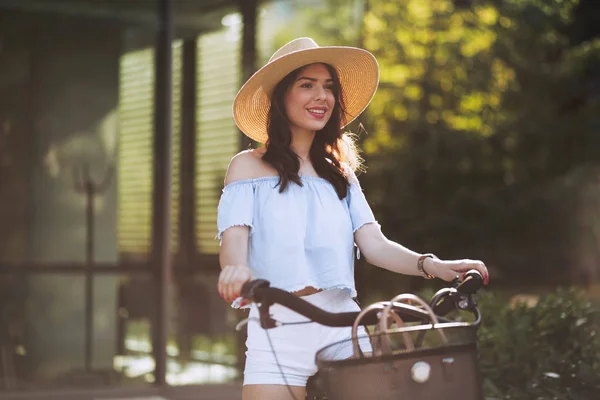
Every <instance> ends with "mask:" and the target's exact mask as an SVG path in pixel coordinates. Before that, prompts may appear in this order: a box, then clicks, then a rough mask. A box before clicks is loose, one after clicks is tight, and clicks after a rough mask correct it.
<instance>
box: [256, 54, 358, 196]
mask: <svg viewBox="0 0 600 400" xmlns="http://www.w3.org/2000/svg"><path fill="white" fill-rule="evenodd" d="M323 65H325V66H326V67H327V70H328V71H329V73H330V74H331V78H332V79H333V87H332V91H333V95H334V98H335V106H334V107H333V111H332V113H331V118H329V121H327V123H326V124H325V126H324V127H323V129H321V130H319V131H317V134H316V135H315V137H314V140H313V142H312V145H311V147H310V151H309V157H310V161H311V163H312V165H313V168H314V169H315V172H316V173H317V174H318V175H319V176H320V177H321V178H324V179H326V180H328V181H329V182H330V183H331V184H332V185H333V187H334V188H335V191H336V192H337V195H338V197H339V198H340V199H343V198H345V197H346V195H347V194H348V173H349V171H347V170H346V168H348V167H349V168H351V169H356V168H357V167H358V166H359V164H360V157H359V156H358V153H357V150H356V147H355V145H354V140H353V138H352V136H351V135H350V134H346V133H343V132H342V129H341V126H342V123H343V125H345V121H346V119H345V116H346V113H345V108H344V99H343V96H342V91H341V84H340V78H339V76H338V74H337V71H336V70H335V68H334V67H332V66H331V65H329V64H323ZM305 67H306V65H305V66H303V67H300V68H298V69H296V70H294V71H292V72H291V73H289V74H288V75H287V76H286V77H285V78H283V79H282V80H281V82H279V84H277V86H276V87H275V90H274V91H273V94H272V96H271V108H270V110H269V119H268V123H267V134H268V136H269V138H268V140H267V143H266V152H265V154H264V155H263V157H262V159H263V160H264V161H265V162H266V163H268V164H270V165H271V166H273V168H275V169H276V170H277V173H278V174H279V191H280V192H283V191H284V190H285V189H286V188H287V187H288V185H289V183H290V181H291V182H294V183H296V184H298V185H300V186H302V181H301V180H300V176H299V175H298V171H299V170H300V158H299V156H298V155H297V154H296V153H295V152H294V151H293V150H292V148H291V147H290V145H291V143H292V133H291V131H290V123H289V119H288V117H287V113H286V111H285V95H286V92H287V90H288V89H289V88H290V87H291V86H292V85H293V83H294V82H295V81H296V78H297V77H298V74H299V73H300V71H301V70H302V69H303V68H305ZM343 164H346V165H347V167H344V165H343Z"/></svg>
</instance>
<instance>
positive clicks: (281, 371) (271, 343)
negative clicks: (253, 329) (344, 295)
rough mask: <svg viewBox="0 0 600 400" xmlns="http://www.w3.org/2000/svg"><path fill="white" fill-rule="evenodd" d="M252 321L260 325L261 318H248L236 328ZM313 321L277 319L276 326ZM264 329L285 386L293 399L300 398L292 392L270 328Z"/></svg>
mask: <svg viewBox="0 0 600 400" xmlns="http://www.w3.org/2000/svg"><path fill="white" fill-rule="evenodd" d="M250 321H256V322H258V323H259V325H260V319H259V318H246V319H245V320H243V321H242V322H240V323H238V324H237V325H236V327H235V329H236V330H237V331H239V330H241V327H242V326H243V325H245V324H247V323H248V322H250ZM311 323H312V321H297V322H279V321H277V324H276V326H277V327H280V326H285V325H304V324H311ZM263 330H264V331H265V333H266V334H267V340H268V341H269V346H270V347H271V352H272V353H273V357H274V358H275V364H277V368H278V369H279V373H280V374H281V377H282V378H283V381H284V382H285V386H286V387H287V389H288V391H289V392H290V396H292V399H294V400H299V399H298V398H297V397H296V395H295V394H294V392H292V388H291V385H290V384H289V382H288V381H287V378H286V377H285V374H284V373H283V368H282V367H281V364H279V358H278V357H277V353H276V352H275V346H273V341H272V340H271V335H270V334H269V330H268V329H264V328H263Z"/></svg>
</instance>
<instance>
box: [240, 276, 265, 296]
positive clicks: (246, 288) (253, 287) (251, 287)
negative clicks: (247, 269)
mask: <svg viewBox="0 0 600 400" xmlns="http://www.w3.org/2000/svg"><path fill="white" fill-rule="evenodd" d="M269 287H271V282H269V281H267V280H264V279H254V280H251V281H248V282H246V283H244V285H243V286H242V291H241V293H240V296H241V297H243V298H244V299H250V300H253V301H254V300H256V299H255V297H256V295H257V289H266V288H269Z"/></svg>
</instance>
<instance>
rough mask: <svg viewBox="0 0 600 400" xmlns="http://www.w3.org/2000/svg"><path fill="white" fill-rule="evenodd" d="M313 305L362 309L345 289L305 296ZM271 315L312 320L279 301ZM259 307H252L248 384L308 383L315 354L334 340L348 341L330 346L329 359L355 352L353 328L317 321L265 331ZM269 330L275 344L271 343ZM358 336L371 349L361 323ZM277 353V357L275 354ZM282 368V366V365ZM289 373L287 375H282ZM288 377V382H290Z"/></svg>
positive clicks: (341, 309) (327, 308)
mask: <svg viewBox="0 0 600 400" xmlns="http://www.w3.org/2000/svg"><path fill="white" fill-rule="evenodd" d="M302 299H303V300H306V301H308V302H310V303H312V304H313V305H315V306H317V307H319V308H322V309H324V310H325V311H328V312H332V313H341V312H352V311H360V307H359V306H358V304H356V302H355V301H354V300H353V299H352V298H351V297H350V294H349V293H348V292H347V291H346V290H343V289H332V290H324V291H322V292H318V293H315V294H311V295H309V296H304V297H302ZM271 316H272V317H273V318H274V319H275V320H276V321H280V322H299V321H308V318H306V317H304V316H302V315H300V314H298V313H296V312H294V311H292V310H290V309H288V308H285V307H283V306H281V305H279V304H275V305H273V306H271ZM258 318H259V314H258V308H257V307H256V305H255V304H253V305H252V308H251V309H250V321H249V323H248V338H247V340H246V347H247V348H248V350H247V351H246V368H245V370H244V385H257V384H262V385H285V384H286V383H287V384H289V385H291V386H306V382H307V381H308V378H309V377H311V376H312V375H314V374H315V373H316V372H317V366H316V364H315V355H316V353H317V351H318V350H321V349H322V348H323V347H325V346H328V345H330V344H333V343H337V342H340V341H345V342H344V343H343V345H339V346H333V347H334V348H332V349H330V350H328V351H330V352H331V354H327V359H328V360H343V359H346V358H349V357H351V356H352V355H353V350H352V343H351V341H350V340H348V339H351V337H352V334H351V332H352V328H350V327H343V328H331V327H327V326H323V325H320V324H317V323H315V322H312V323H307V324H299V325H285V326H280V327H277V328H273V329H269V330H268V331H265V330H264V329H263V328H262V327H261V326H260V322H258V320H257V319H258ZM267 332H268V334H269V336H270V338H271V343H272V344H273V348H271V345H270V344H269V340H268V338H267ZM358 336H359V337H360V338H361V340H360V341H359V343H360V347H361V349H362V351H364V352H370V351H371V344H370V343H369V340H368V338H367V337H366V332H365V329H364V327H362V326H360V327H359V330H358ZM273 350H275V353H276V355H277V361H279V366H278V365H277V361H276V360H275V356H274V355H273ZM280 368H281V369H280ZM282 372H283V374H284V375H285V379H284V377H283V375H282ZM286 381H287V382H286Z"/></svg>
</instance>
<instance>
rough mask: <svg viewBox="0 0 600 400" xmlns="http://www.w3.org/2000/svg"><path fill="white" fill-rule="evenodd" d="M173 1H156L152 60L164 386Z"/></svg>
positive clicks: (158, 339)
mask: <svg viewBox="0 0 600 400" xmlns="http://www.w3.org/2000/svg"><path fill="white" fill-rule="evenodd" d="M173 3H174V0H159V2H158V36H157V43H156V57H155V71H156V74H155V76H156V82H155V92H154V93H155V101H154V105H155V110H154V111H155V112H154V193H153V194H154V211H155V212H154V218H153V233H152V256H153V257H152V260H153V264H154V266H155V268H156V269H155V270H156V275H155V276H156V279H155V281H156V288H157V291H156V293H157V296H156V300H157V302H156V310H157V313H156V319H155V321H154V324H153V326H154V332H155V335H154V340H153V342H154V343H153V351H154V359H155V362H156V364H155V369H154V378H155V385H157V386H164V385H166V384H167V382H166V373H167V339H168V322H169V313H168V310H169V307H168V298H169V284H170V282H171V250H170V242H171V234H170V233H171V136H172V95H173V94H172V88H173V82H172V80H173V78H172V77H173V71H172V70H173V65H172V53H173V49H172V42H173Z"/></svg>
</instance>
